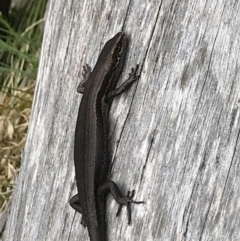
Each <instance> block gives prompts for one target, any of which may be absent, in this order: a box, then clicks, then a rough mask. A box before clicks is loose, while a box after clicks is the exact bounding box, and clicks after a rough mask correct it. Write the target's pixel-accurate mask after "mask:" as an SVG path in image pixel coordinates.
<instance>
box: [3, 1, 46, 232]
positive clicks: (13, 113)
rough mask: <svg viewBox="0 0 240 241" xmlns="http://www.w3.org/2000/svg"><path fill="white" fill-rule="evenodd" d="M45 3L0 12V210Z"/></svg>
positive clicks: (16, 164) (16, 152)
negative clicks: (6, 16)
mask: <svg viewBox="0 0 240 241" xmlns="http://www.w3.org/2000/svg"><path fill="white" fill-rule="evenodd" d="M18 2H19V1H18ZM46 4H47V0H41V1H39V0H27V1H21V3H17V2H16V3H15V2H14V3H13V4H12V5H13V6H14V7H12V8H11V10H10V16H9V19H8V20H7V21H5V20H4V19H3V18H2V16H1V14H0V212H1V211H3V210H4V208H5V206H6V204H7V203H8V201H9V199H10V198H11V194H12V191H13V188H14V185H15V181H16V176H17V175H18V172H19V168H20V164H21V158H20V155H21V150H22V149H23V147H24V145H25V141H26V134H27V128H28V122H29V116H30V112H31V105H32V99H33V92H34V86H35V81H36V76H37V71H38V62H39V54H40V49H41V43H42V35H43V28H44V14H45V9H46ZM0 231H1V230H0ZM0 236H1V235H0Z"/></svg>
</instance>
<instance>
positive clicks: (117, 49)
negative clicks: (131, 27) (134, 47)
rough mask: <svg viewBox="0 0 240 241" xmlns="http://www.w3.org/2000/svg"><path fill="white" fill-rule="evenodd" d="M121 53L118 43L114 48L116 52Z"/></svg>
mask: <svg viewBox="0 0 240 241" xmlns="http://www.w3.org/2000/svg"><path fill="white" fill-rule="evenodd" d="M120 51H121V45H120V44H119V43H118V44H117V46H116V52H120Z"/></svg>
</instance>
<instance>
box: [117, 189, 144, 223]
mask: <svg viewBox="0 0 240 241" xmlns="http://www.w3.org/2000/svg"><path fill="white" fill-rule="evenodd" d="M134 194H135V190H133V191H131V192H130V191H128V194H127V196H125V197H123V198H122V200H121V203H120V204H119V208H118V211H117V214H116V217H117V216H119V214H120V213H121V211H122V206H123V205H126V206H127V212H128V225H131V223H132V215H131V214H132V212H131V207H130V204H131V203H135V204H140V203H144V202H143V201H134V200H132V198H133V197H134Z"/></svg>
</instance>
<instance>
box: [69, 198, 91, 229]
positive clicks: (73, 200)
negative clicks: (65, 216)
mask: <svg viewBox="0 0 240 241" xmlns="http://www.w3.org/2000/svg"><path fill="white" fill-rule="evenodd" d="M69 203H70V206H71V207H72V208H73V209H75V210H76V211H77V212H79V213H81V214H82V208H81V206H80V203H79V197H78V194H76V195H74V196H73V197H71V199H70V201H69ZM81 224H82V225H83V227H84V228H85V227H86V226H87V224H86V222H85V221H84V218H83V216H82V220H81Z"/></svg>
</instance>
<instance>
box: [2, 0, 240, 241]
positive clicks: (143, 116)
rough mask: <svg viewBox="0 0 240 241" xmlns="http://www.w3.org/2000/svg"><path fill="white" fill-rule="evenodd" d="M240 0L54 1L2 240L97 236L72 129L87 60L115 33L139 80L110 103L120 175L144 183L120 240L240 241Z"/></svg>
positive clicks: (112, 229)
mask: <svg viewBox="0 0 240 241" xmlns="http://www.w3.org/2000/svg"><path fill="white" fill-rule="evenodd" d="M239 9H240V2H239V1H235V0H228V1H223V0H212V1H204V0H202V1H196V0H193V1H192V0H191V1H190V0H186V1H180V0H175V1H174V0H168V1H143V0H139V1H137V0H133V1H123V0H121V1H110V0H107V1H97V0H95V1H92V0H87V1H86V0H82V1H78V0H69V1H64V0H58V1H51V3H50V6H49V9H48V14H47V18H46V27H45V34H44V42H43V47H42V54H41V61H40V66H39V73H38V81H37V87H36V91H35V98H34V104H33V110H32V117H31V124H30V126H29V131H28V140H27V144H26V147H25V149H24V151H23V161H22V169H21V172H20V176H19V178H18V183H17V186H16V189H15V193H14V198H13V201H12V209H11V215H10V217H9V219H8V223H7V227H6V230H5V233H4V238H3V240H5V241H11V240H13V241H16V240H18V241H23V240H24V241H28V240H29V241H32V240H38V241H43V240H44V241H52V240H58V241H61V240H63V241H66V240H68V241H75V240H76V241H77V240H89V239H88V232H87V229H84V228H83V227H82V226H81V224H80V221H81V215H80V214H79V213H75V211H74V210H73V209H71V207H70V206H69V204H68V200H69V198H70V197H71V196H72V195H73V194H75V193H76V185H75V181H74V166H73V138H74V130H75V124H76V123H75V122H76V118H77V110H78V106H79V103H80V100H81V95H79V94H77V92H76V86H77V84H78V83H79V81H80V80H81V78H82V77H81V70H82V66H83V65H84V64H85V63H86V62H87V63H89V64H90V65H91V66H94V64H95V62H96V60H97V57H98V54H99V52H100V50H101V48H102V47H103V44H104V43H105V42H106V41H107V40H108V39H109V38H111V37H112V36H114V35H115V34H116V33H117V32H119V31H121V29H122V28H123V29H124V31H125V32H126V33H127V34H128V35H129V36H130V38H131V41H130V46H129V52H128V56H127V61H126V65H125V69H124V72H123V74H122V79H121V80H120V81H119V84H120V83H121V82H122V81H123V79H125V78H126V76H127V74H128V73H129V72H130V70H131V68H132V67H134V66H135V65H136V64H137V63H139V64H140V65H141V66H142V67H141V78H140V80H139V81H138V83H136V84H134V85H133V86H132V88H131V89H130V90H129V91H128V92H126V93H124V94H123V95H121V97H118V98H116V99H115V100H114V102H113V105H112V108H111V112H110V129H111V132H110V136H109V141H110V146H111V148H110V153H111V158H112V163H113V166H112V172H111V179H112V180H114V181H116V182H117V183H118V184H119V185H120V187H121V188H122V190H124V191H125V192H127V191H128V190H132V189H136V196H135V199H136V200H145V201H146V203H145V204H144V205H137V206H133V207H132V209H133V224H132V226H128V225H127V215H126V210H125V209H124V212H123V213H122V214H121V216H120V217H119V218H116V217H115V214H116V211H117V208H118V206H117V204H116V202H115V201H114V200H113V199H112V197H110V198H109V199H108V216H107V217H108V218H107V222H108V236H109V241H111V240H126V241H130V240H131V241H133V240H140V241H146V240H147V241H153V240H154V241H157V240H161V241H162V240H167V241H168V240H172V241H176V240H177V241H180V240H181V241H187V240H189V241H197V240H201V241H203V240H208V241H209V240H212V241H216V240H218V241H219V240H223V241H226V240H229V241H230V240H231V241H232V240H233V241H239V240H240V233H239V228H240V201H239V196H240V175H239V173H240V162H239V159H240V137H239V136H240V134H239V133H240V71H239V69H240V59H239V51H240V28H239V26H240V13H239Z"/></svg>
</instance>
